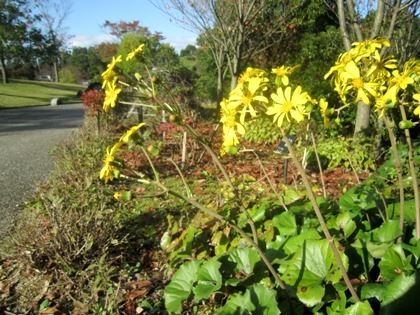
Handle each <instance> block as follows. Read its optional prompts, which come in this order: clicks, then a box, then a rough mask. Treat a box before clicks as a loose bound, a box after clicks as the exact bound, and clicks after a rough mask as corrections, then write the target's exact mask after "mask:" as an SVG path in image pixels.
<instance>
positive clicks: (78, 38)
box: [69, 34, 113, 47]
mask: <svg viewBox="0 0 420 315" xmlns="http://www.w3.org/2000/svg"><path fill="white" fill-rule="evenodd" d="M112 40H113V39H112V37H111V36H109V35H107V34H100V35H86V34H77V35H75V36H74V37H73V38H72V39H70V41H69V46H70V47H90V46H94V45H97V44H100V43H103V42H112Z"/></svg>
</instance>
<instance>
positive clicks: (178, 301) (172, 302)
mask: <svg viewBox="0 0 420 315" xmlns="http://www.w3.org/2000/svg"><path fill="white" fill-rule="evenodd" d="M200 265H201V261H197V260H194V261H189V262H187V263H185V264H183V265H182V266H181V267H180V268H179V269H178V270H177V271H176V272H175V274H174V275H173V277H172V279H171V282H170V283H169V284H168V285H167V286H166V288H165V291H164V298H165V307H166V309H167V311H168V312H169V313H176V314H179V313H181V305H182V302H183V301H185V300H186V299H188V298H189V296H190V295H191V292H192V288H193V284H194V282H196V281H197V276H198V269H199V267H200Z"/></svg>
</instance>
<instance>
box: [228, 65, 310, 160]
mask: <svg viewBox="0 0 420 315" xmlns="http://www.w3.org/2000/svg"><path fill="white" fill-rule="evenodd" d="M295 69H296V67H293V68H292V67H285V66H282V67H278V68H275V69H272V73H273V74H275V75H276V77H275V83H276V85H277V86H279V85H282V84H283V86H280V87H278V88H277V90H276V91H275V93H274V92H273V90H272V89H270V87H271V86H270V85H269V79H268V78H267V74H266V73H265V72H264V71H263V70H261V69H257V68H248V69H246V71H245V72H244V73H243V74H242V75H241V76H240V78H239V80H238V84H237V86H236V88H235V89H233V90H232V91H231V92H230V94H229V98H228V99H224V100H223V101H222V102H221V103H220V107H221V119H220V122H221V123H222V125H223V144H222V148H221V151H220V153H221V155H224V154H226V153H227V152H229V151H230V148H231V147H235V146H236V145H238V144H239V139H238V136H242V135H244V134H245V127H244V125H245V120H246V119H248V118H250V119H252V118H256V117H258V116H261V115H263V114H265V115H272V116H273V123H277V126H278V127H283V125H284V122H285V120H287V121H288V122H291V121H295V122H297V123H299V122H301V121H303V120H304V118H305V116H307V115H308V111H307V109H306V106H305V105H306V104H307V103H308V102H310V101H311V99H310V97H309V95H308V94H307V93H306V92H303V91H302V88H301V87H300V86H298V87H296V88H295V89H294V90H293V92H292V88H291V87H290V86H289V78H288V76H289V75H290V74H291V73H292V72H293V71H294V70H295ZM270 92H272V93H271V95H270V98H268V97H267V96H266V94H269V93H270Z"/></svg>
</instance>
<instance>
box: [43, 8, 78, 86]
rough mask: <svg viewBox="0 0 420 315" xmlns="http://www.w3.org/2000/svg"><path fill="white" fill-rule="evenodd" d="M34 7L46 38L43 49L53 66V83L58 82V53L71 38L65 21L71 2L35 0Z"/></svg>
mask: <svg viewBox="0 0 420 315" xmlns="http://www.w3.org/2000/svg"><path fill="white" fill-rule="evenodd" d="M35 6H36V8H37V10H38V12H39V13H38V16H39V19H40V23H41V26H42V29H43V31H44V33H45V34H44V36H45V37H46V44H45V47H44V49H45V52H46V54H47V55H48V57H49V58H50V60H51V63H52V65H53V68H54V78H55V81H56V82H58V81H59V74H58V62H59V58H60V52H61V49H62V48H63V47H64V46H65V45H66V43H67V42H68V40H69V39H70V38H71V36H70V35H69V34H68V27H66V26H65V21H66V19H67V18H68V16H69V15H70V14H71V8H72V6H73V2H72V1H69V0H36V1H35Z"/></svg>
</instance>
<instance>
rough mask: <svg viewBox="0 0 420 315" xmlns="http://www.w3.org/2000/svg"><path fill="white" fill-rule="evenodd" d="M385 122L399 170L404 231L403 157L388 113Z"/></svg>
mask: <svg viewBox="0 0 420 315" xmlns="http://www.w3.org/2000/svg"><path fill="white" fill-rule="evenodd" d="M384 122H385V127H386V129H387V131H388V135H389V140H390V141H391V148H392V153H394V157H395V168H396V170H397V178H398V186H399V189H400V229H401V231H402V230H403V228H404V184H403V177H402V168H401V159H400V156H399V154H398V149H397V142H396V140H395V135H394V133H393V132H392V127H391V122H390V121H389V117H388V116H387V115H384ZM400 241H401V240H400Z"/></svg>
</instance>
